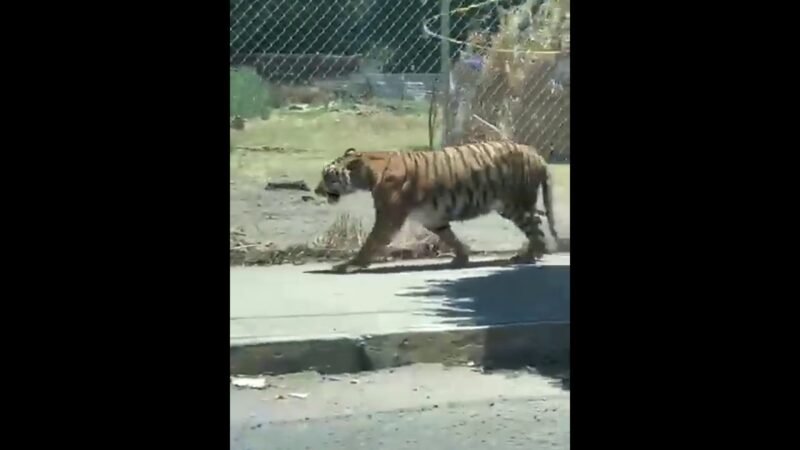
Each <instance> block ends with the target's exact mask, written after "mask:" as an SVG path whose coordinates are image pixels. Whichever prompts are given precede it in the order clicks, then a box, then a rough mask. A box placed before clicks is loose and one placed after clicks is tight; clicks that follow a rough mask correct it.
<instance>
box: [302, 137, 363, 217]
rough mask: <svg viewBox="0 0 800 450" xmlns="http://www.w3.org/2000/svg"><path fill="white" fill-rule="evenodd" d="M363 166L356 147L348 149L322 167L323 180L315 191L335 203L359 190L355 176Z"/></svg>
mask: <svg viewBox="0 0 800 450" xmlns="http://www.w3.org/2000/svg"><path fill="white" fill-rule="evenodd" d="M362 166H363V161H361V155H360V154H359V153H358V152H356V150H355V149H354V148H350V149H347V151H346V152H344V155H342V156H340V157H339V158H336V159H335V160H333V162H331V163H329V164H328V165H326V166H325V167H324V168H323V169H322V180H321V181H320V182H319V184H318V185H317V188H316V189H314V193H315V194H316V195H319V196H325V197H326V198H327V199H328V203H330V204H334V203H336V202H338V201H339V199H340V198H341V196H343V195H347V194H352V193H353V192H356V191H357V190H358V187H357V186H356V185H357V183H356V182H355V180H354V178H356V177H358V175H359V174H358V171H359V169H360V168H361V167H362Z"/></svg>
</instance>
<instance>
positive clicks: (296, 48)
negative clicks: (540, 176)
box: [230, 0, 570, 159]
mask: <svg viewBox="0 0 800 450" xmlns="http://www.w3.org/2000/svg"><path fill="white" fill-rule="evenodd" d="M569 3H570V2H569V0H526V1H524V2H520V1H501V0H488V1H483V2H476V0H403V1H397V0H326V1H318V0H231V1H230V64H231V68H232V69H235V70H236V71H237V72H241V71H243V70H244V71H249V72H251V73H252V72H254V73H255V74H256V75H257V76H258V78H259V80H260V81H262V82H263V83H264V84H263V86H265V87H264V89H268V90H269V92H268V93H262V94H260V95H259V93H258V92H254V89H252V88H251V89H244V91H245V92H234V91H233V90H232V93H231V103H232V110H233V111H232V114H233V115H237V116H255V115H259V116H262V118H263V117H264V116H266V115H267V114H266V113H265V110H268V109H272V108H280V107H289V106H292V105H291V104H292V103H295V104H303V105H306V106H324V107H327V108H329V109H330V108H332V107H333V108H335V107H336V106H337V105H338V106H341V105H342V104H349V105H348V106H351V107H352V106H353V104H356V105H359V104H381V103H382V104H383V106H385V107H388V108H389V110H395V109H396V108H397V107H398V106H397V102H403V103H405V107H406V108H407V109H416V110H417V111H418V112H420V113H425V114H428V115H431V116H436V119H437V121H443V122H444V123H443V124H439V123H435V124H434V123H430V124H429V126H428V127H427V129H424V130H422V134H423V136H422V137H421V138H422V139H421V142H420V144H421V145H424V144H425V143H427V144H429V145H430V144H432V143H433V142H431V141H435V142H436V145H437V146H438V145H440V144H442V143H445V144H457V143H462V142H474V141H480V140H487V139H497V138H508V139H512V140H515V141H518V142H521V143H528V144H532V145H534V146H536V147H537V148H539V149H540V151H543V152H545V153H548V154H551V155H552V156H553V157H554V158H557V159H568V158H569V6H570V4H569ZM443 11H449V13H448V14H447V19H448V21H449V29H447V30H443V29H442V12H443ZM443 46H445V47H446V48H445V51H446V52H447V54H448V59H449V61H447V62H448V63H449V64H443V61H442V47H443ZM443 69H445V70H447V72H446V73H443ZM448 69H449V70H448ZM233 77H234V75H233V72H232V82H233V81H234V80H233ZM241 78H242V74H239V76H238V79H237V81H239V83H238V84H247V83H243V82H242V81H241ZM259 101H260V102H261V103H266V104H260V105H259V104H255V105H254V104H253V103H258V102H259ZM431 101H432V102H433V103H435V104H436V107H435V108H425V107H424V104H427V103H430V102H431ZM392 103H394V105H392ZM413 103H420V104H422V105H418V107H417V108H413V105H412V104H413ZM445 103H447V104H446V105H445ZM445 106H446V107H445ZM443 107H445V108H443ZM295 108H297V106H295ZM393 108H395V109H393ZM442 109H444V111H446V112H447V117H441V116H442V113H441V111H440V110H442ZM434 110H435V111H434ZM247 118H248V117H244V119H247ZM429 122H433V120H432V119H431V120H429ZM441 126H445V127H446V128H447V130H446V133H444V137H443V139H444V142H442V140H441V139H442V138H441V137H440V136H439V132H438V131H435V130H433V129H432V128H436V129H437V130H438V128H439V127H441ZM428 135H436V139H431V138H432V136H428ZM387 144H391V143H387ZM376 145H377V143H376ZM384 147H385V146H384Z"/></svg>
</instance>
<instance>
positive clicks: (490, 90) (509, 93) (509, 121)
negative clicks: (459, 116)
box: [455, 0, 570, 156]
mask: <svg viewBox="0 0 800 450" xmlns="http://www.w3.org/2000/svg"><path fill="white" fill-rule="evenodd" d="M549 3H550V4H551V5H552V6H556V4H557V3H562V5H561V7H562V8H565V9H562V10H561V12H552V10H551V12H552V14H554V15H551V16H543V15H542V14H543V13H544V11H545V9H544V8H541V9H540V10H539V15H537V16H534V20H533V22H534V23H536V24H537V25H536V26H534V27H528V28H525V27H522V26H520V24H521V23H523V22H525V21H527V20H530V11H531V7H532V5H533V2H532V1H528V2H526V3H525V4H523V5H520V6H519V7H518V8H514V9H512V10H510V11H508V12H506V13H503V14H501V25H500V30H499V32H497V33H496V34H494V35H492V36H489V37H486V36H482V35H478V34H476V35H475V36H473V37H472V38H470V39H469V41H470V42H474V43H475V44H476V45H477V47H476V48H475V52H476V53H478V54H480V55H482V56H483V58H484V61H485V63H484V65H483V67H482V69H481V71H480V74H479V75H478V76H477V79H475V78H476V77H475V75H474V74H473V73H472V71H471V70H461V71H459V69H463V68H460V67H459V65H458V64H457V65H456V71H455V76H456V77H458V79H459V80H460V84H462V85H465V86H470V85H471V86H473V90H474V96H473V97H472V101H471V102H470V113H469V115H468V116H466V117H464V118H463V120H464V122H463V124H464V135H462V136H460V137H459V138H458V139H459V140H460V141H462V142H476V141H484V140H492V139H498V138H506V137H507V138H510V139H512V140H514V141H516V142H519V143H522V144H529V145H533V146H534V147H536V148H537V149H539V151H541V152H543V153H544V154H545V155H547V156H549V154H550V152H551V151H553V150H554V149H555V150H559V151H564V152H567V151H568V149H569V105H570V98H569V87H568V86H567V87H565V88H563V89H559V88H555V87H554V85H553V84H551V81H552V80H553V79H554V77H553V75H554V71H555V70H556V67H557V60H558V59H559V58H561V57H562V56H558V55H552V54H541V53H534V52H537V51H552V50H558V49H559V48H561V40H562V38H563V37H564V36H562V34H563V33H566V34H568V30H567V31H565V30H564V27H562V25H563V24H564V21H565V16H564V15H563V12H564V11H568V10H569V2H564V1H561V2H558V1H556V0H552V1H550V2H549ZM487 40H488V48H484V42H486V41H487ZM509 50H513V51H509ZM472 114H475V115H477V116H478V117H480V118H482V119H483V120H485V121H486V122H489V123H490V124H493V125H494V126H495V127H496V128H497V129H499V130H500V133H497V132H496V131H495V130H493V129H492V128H490V127H487V126H486V125H485V124H484V123H483V122H481V120H479V119H476V118H475V117H473V116H472Z"/></svg>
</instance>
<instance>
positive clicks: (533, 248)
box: [500, 207, 547, 264]
mask: <svg viewBox="0 0 800 450" xmlns="http://www.w3.org/2000/svg"><path fill="white" fill-rule="evenodd" d="M500 215H501V216H503V217H504V218H506V219H508V220H510V221H512V222H514V225H516V226H517V228H519V229H520V231H522V232H523V233H525V237H527V238H528V244H527V246H526V247H525V249H524V250H523V251H521V252H520V253H518V254H516V255H514V256H513V257H512V258H511V262H512V263H513V264H530V263H533V262H536V261H537V260H539V259H541V258H542V256H544V254H545V253H546V252H547V245H546V244H545V240H544V232H543V231H542V228H541V225H542V218H541V217H540V216H539V214H538V213H537V211H536V208H535V207H531V208H514V209H512V210H509V209H506V210H504V211H502V212H501V213H500Z"/></svg>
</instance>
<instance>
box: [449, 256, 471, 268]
mask: <svg viewBox="0 0 800 450" xmlns="http://www.w3.org/2000/svg"><path fill="white" fill-rule="evenodd" d="M467 264H469V256H468V255H456V256H455V258H453V259H452V260H450V266H451V267H453V268H455V269H459V268H462V267H466V265H467Z"/></svg>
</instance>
